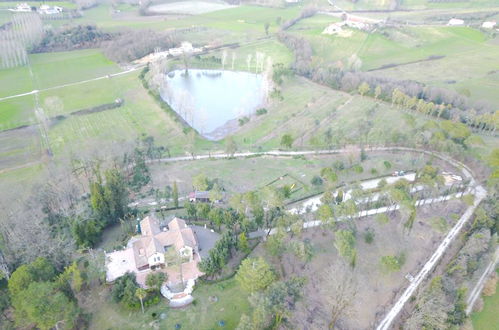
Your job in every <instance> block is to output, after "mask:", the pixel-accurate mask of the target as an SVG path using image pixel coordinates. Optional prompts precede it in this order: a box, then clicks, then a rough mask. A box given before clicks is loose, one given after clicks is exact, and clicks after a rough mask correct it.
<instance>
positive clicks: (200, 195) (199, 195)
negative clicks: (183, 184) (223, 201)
mask: <svg viewBox="0 0 499 330" xmlns="http://www.w3.org/2000/svg"><path fill="white" fill-rule="evenodd" d="M189 201H190V202H192V203H194V202H202V203H208V202H210V194H209V192H208V191H193V192H191V193H190V194H189Z"/></svg>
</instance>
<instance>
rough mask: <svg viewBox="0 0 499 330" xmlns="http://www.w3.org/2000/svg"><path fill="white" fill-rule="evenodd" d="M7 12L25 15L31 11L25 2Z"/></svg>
mask: <svg viewBox="0 0 499 330" xmlns="http://www.w3.org/2000/svg"><path fill="white" fill-rule="evenodd" d="M9 11H13V12H18V13H26V12H30V11H31V7H30V5H28V4H27V3H26V2H24V3H20V4H18V5H17V6H16V8H14V9H9Z"/></svg>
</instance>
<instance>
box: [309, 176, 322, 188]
mask: <svg viewBox="0 0 499 330" xmlns="http://www.w3.org/2000/svg"><path fill="white" fill-rule="evenodd" d="M310 183H311V184H312V185H314V186H320V185H322V184H323V181H322V178H321V177H320V176H318V175H314V177H313V178H312V180H310Z"/></svg>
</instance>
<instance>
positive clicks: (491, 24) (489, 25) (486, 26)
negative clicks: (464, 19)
mask: <svg viewBox="0 0 499 330" xmlns="http://www.w3.org/2000/svg"><path fill="white" fill-rule="evenodd" d="M496 25H497V23H496V22H483V23H482V28H483V29H493V28H494V27H495V26H496Z"/></svg>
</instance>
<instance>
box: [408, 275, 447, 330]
mask: <svg viewBox="0 0 499 330" xmlns="http://www.w3.org/2000/svg"><path fill="white" fill-rule="evenodd" d="M449 310H450V306H449V303H448V302H447V299H446V297H445V292H444V291H443V289H442V278H441V277H440V276H437V277H435V278H434V279H433V280H432V281H431V283H430V287H429V289H427V290H426V291H425V292H423V294H422V295H421V296H420V297H418V300H417V301H416V308H415V309H414V311H413V312H412V313H411V315H410V317H409V318H408V319H407V322H406V323H405V325H404V328H407V329H408V330H420V329H447V328H449V325H448V324H447V322H446V320H447V313H448V311H449Z"/></svg>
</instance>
